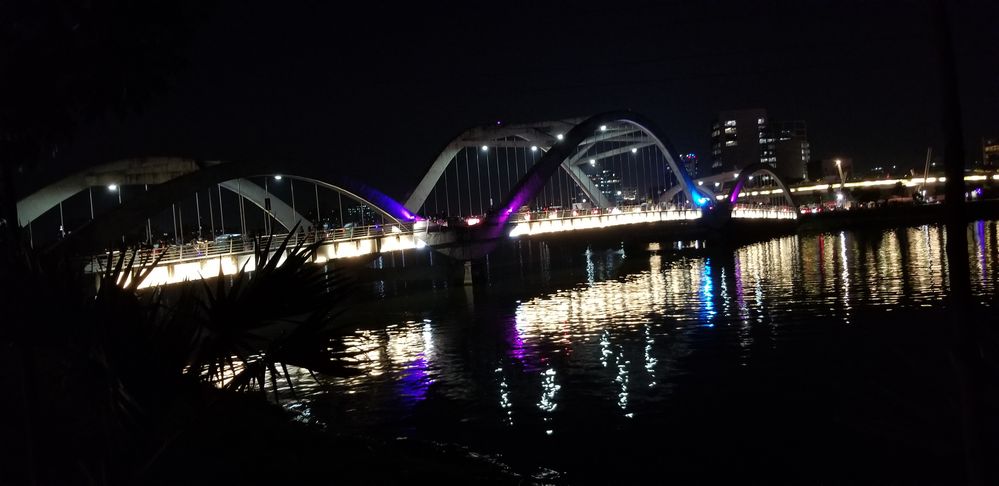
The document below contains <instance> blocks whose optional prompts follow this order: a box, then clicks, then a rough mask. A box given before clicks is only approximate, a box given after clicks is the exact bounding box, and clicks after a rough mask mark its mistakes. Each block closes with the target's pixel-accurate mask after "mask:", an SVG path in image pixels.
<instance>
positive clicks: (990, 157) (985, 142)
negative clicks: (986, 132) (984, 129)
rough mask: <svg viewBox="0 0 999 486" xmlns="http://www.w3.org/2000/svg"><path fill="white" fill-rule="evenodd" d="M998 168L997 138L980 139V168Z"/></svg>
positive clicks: (998, 144) (998, 138) (998, 147)
mask: <svg viewBox="0 0 999 486" xmlns="http://www.w3.org/2000/svg"><path fill="white" fill-rule="evenodd" d="M997 167H999V137H996V138H983V139H982V168H983V169H995V168H997Z"/></svg>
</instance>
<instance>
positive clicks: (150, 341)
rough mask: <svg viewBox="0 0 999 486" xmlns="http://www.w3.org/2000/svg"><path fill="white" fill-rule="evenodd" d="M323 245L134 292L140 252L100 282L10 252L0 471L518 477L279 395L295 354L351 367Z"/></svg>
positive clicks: (311, 365) (63, 480) (20, 474)
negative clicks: (325, 423)
mask: <svg viewBox="0 0 999 486" xmlns="http://www.w3.org/2000/svg"><path fill="white" fill-rule="evenodd" d="M314 251H315V246H308V247H303V246H298V247H294V248H288V247H287V241H285V242H281V243H279V244H277V245H276V247H275V248H273V249H272V250H271V251H266V250H265V251H261V252H259V253H258V254H257V255H256V263H257V266H256V271H255V272H253V273H248V272H241V273H239V274H238V275H236V276H234V277H232V278H231V279H229V278H222V277H219V278H216V279H213V280H212V281H211V282H208V281H200V282H192V283H191V284H189V285H187V286H186V287H183V288H182V289H180V290H179V291H175V292H171V293H170V294H169V295H167V294H166V293H165V292H162V291H158V290H155V291H143V292H139V291H137V290H136V288H137V286H138V285H139V283H140V282H141V281H142V278H143V277H144V274H143V272H142V271H140V270H139V269H140V268H141V264H142V263H147V262H137V261H134V256H133V259H132V261H126V259H121V261H119V262H118V263H117V266H116V267H113V268H107V269H106V270H105V272H104V273H103V275H101V276H100V282H99V290H97V291H96V293H93V292H87V291H85V290H82V289H86V288H88V285H86V283H87V280H86V279H92V278H93V276H84V275H82V274H80V273H79V272H77V271H74V270H73V268H74V267H73V266H72V265H71V264H68V263H67V262H58V263H55V262H46V261H45V260H40V259H37V258H34V257H33V256H31V255H30V254H28V253H26V252H21V253H19V254H18V256H17V257H15V258H14V259H11V258H8V259H6V261H5V262H4V267H5V268H4V281H5V282H6V283H7V284H8V285H7V286H6V289H5V291H4V292H2V293H0V299H2V304H0V306H2V309H3V312H4V319H3V321H4V326H3V327H2V330H0V332H2V334H0V344H2V346H3V348H4V352H3V353H2V359H3V363H2V370H3V371H2V373H0V380H2V381H0V383H2V386H3V390H4V393H5V396H6V399H5V400H2V401H0V403H3V407H4V409H3V410H2V417H3V418H2V423H3V424H4V425H3V430H4V431H5V432H4V440H3V441H0V443H2V444H3V445H2V446H0V447H2V448H3V450H2V451H0V457H2V462H0V484H135V483H143V484H180V483H184V484H190V483H207V482H213V483H225V484H228V483H263V482H267V483H286V482H301V481H309V482H322V483H334V482H337V483H344V482H345V483H348V484H354V483H366V482H376V483H394V482H397V481H401V480H402V479H403V478H405V477H407V476H410V475H414V474H415V475H416V476H423V477H433V478H435V479H434V480H435V481H437V482H440V481H442V480H443V481H447V480H448V479H451V480H454V481H458V479H459V478H461V480H462V481H467V480H469V479H471V478H477V479H478V480H480V481H486V482H497V481H498V482H505V481H506V480H510V479H512V476H507V475H505V474H503V473H502V472H501V471H498V470H496V469H495V468H491V467H489V466H487V465H483V464H476V463H474V462H471V461H468V462H465V461H463V460H462V459H461V458H458V459H455V458H454V456H453V455H448V456H447V459H445V456H444V455H442V454H440V453H439V452H438V451H434V450H427V449H421V448H419V447H416V446H411V445H409V444H406V443H402V442H400V443H391V444H387V443H379V442H374V441H369V440H365V439H361V438H348V437H341V436H338V435H336V434H335V431H323V430H319V429H317V428H315V427H313V426H307V425H305V424H302V423H298V422H295V421H294V420H293V419H292V417H291V416H290V415H289V414H288V413H287V412H285V411H284V410H283V409H282V408H281V407H279V406H278V405H276V404H275V401H276V400H277V399H279V398H280V397H281V396H282V394H293V393H294V388H289V386H290V385H289V384H290V383H292V380H291V378H290V376H289V375H288V368H287V366H288V365H296V366H299V367H303V368H306V369H308V370H310V372H314V373H330V374H337V373H344V372H349V371H348V370H344V369H343V368H339V367H337V366H336V365H334V364H333V363H332V361H331V360H330V359H329V357H328V356H327V355H324V354H323V351H322V350H323V349H324V345H323V343H324V342H327V341H328V339H326V337H328V335H329V334H330V333H332V332H335V331H336V320H335V317H336V316H337V315H338V313H339V312H341V311H342V310H343V308H344V305H343V304H344V299H345V298H346V297H348V296H349V294H350V288H351V281H350V280H351V279H350V278H349V277H348V276H347V275H346V274H345V273H344V272H343V271H338V272H326V271H324V269H323V268H322V267H321V266H319V265H312V264H308V263H309V262H310V261H311V259H312V256H313V252H314ZM280 255H284V261H283V262H281V265H280V266H279V265H278V262H279V260H280V259H281V258H280ZM133 272H135V274H136V275H137V277H136V278H133V279H131V281H128V282H127V283H126V284H125V285H118V284H117V282H120V281H121V278H122V276H123V275H129V274H133ZM90 287H92V285H91V286H90ZM279 381H280V382H281V383H283V384H284V385H282V386H281V387H279Z"/></svg>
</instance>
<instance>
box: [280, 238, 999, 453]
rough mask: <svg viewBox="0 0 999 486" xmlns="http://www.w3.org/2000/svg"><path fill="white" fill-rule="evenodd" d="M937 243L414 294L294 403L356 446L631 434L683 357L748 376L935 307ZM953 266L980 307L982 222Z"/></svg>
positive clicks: (992, 247) (591, 261)
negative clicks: (830, 336)
mask: <svg viewBox="0 0 999 486" xmlns="http://www.w3.org/2000/svg"><path fill="white" fill-rule="evenodd" d="M945 244H946V237H945V232H944V231H943V229H942V228H940V227H936V226H923V227H919V228H902V229H893V230H888V231H884V232H880V233H857V232H848V231H845V232H839V233H835V234H819V235H809V236H788V237H782V238H776V239H773V240H769V241H766V242H762V243H756V244H751V245H748V246H744V247H741V248H738V249H737V250H735V251H733V252H731V253H730V254H717V253H715V254H712V255H711V256H705V257H697V258H693V257H689V256H687V257H683V256H679V257H678V256H675V255H669V254H668V253H661V252H660V251H655V250H653V251H646V252H636V251H631V252H630V253H629V254H628V257H627V258H628V259H629V260H632V259H643V261H642V263H641V264H640V265H639V266H638V267H637V270H634V271H627V272H624V273H623V274H621V273H620V272H618V269H619V268H621V267H622V265H623V264H624V260H625V256H624V253H623V252H622V251H621V250H616V251H615V250H596V249H586V250H585V254H583V255H582V258H581V259H580V264H581V267H582V268H581V270H582V272H583V273H582V275H583V277H582V278H581V279H579V280H581V282H580V283H578V284H576V285H571V286H565V287H564V288H556V289H554V290H550V291H541V290H540V289H538V290H537V291H534V293H533V295H528V296H527V297H525V298H520V297H513V296H512V295H520V294H518V292H519V293H523V292H527V294H531V292H532V291H531V289H530V288H528V289H526V290H525V289H524V288H522V287H520V285H521V283H519V282H513V281H511V282H506V283H504V282H497V283H494V284H493V286H492V288H491V289H490V291H489V293H487V294H486V295H484V296H476V297H474V300H475V305H474V306H472V305H471V304H469V305H468V307H467V309H464V310H461V309H450V310H439V311H435V310H433V308H432V306H425V307H421V303H422V304H425V303H426V302H427V300H426V299H428V298H433V296H430V297H427V296H426V295H424V296H420V297H419V298H413V299H412V301H411V302H408V304H409V305H408V306H407V307H409V308H410V309H411V310H409V311H406V312H394V311H386V314H385V315H384V316H383V322H382V323H371V327H366V328H363V329H358V330H357V331H355V332H352V333H349V334H347V335H346V336H343V337H342V338H341V339H340V342H339V343H337V344H338V345H342V348H343V351H341V352H339V353H338V354H339V356H341V357H342V359H343V360H344V361H346V362H348V363H350V364H351V365H353V366H354V367H355V368H356V369H358V370H359V371H360V372H361V373H360V374H359V375H357V376H351V377H342V378H332V377H322V378H321V381H323V382H324V384H325V385H327V386H323V387H313V388H310V389H307V390H306V391H305V392H304V395H305V396H306V397H307V400H304V401H303V400H299V401H296V402H295V404H296V407H301V406H302V403H311V404H312V406H315V407H321V408H323V409H324V412H323V414H324V415H325V416H326V417H327V420H333V419H336V420H338V421H339V423H343V424H344V427H346V428H348V429H353V430H355V431H358V432H363V433H372V431H374V433H384V434H386V435H389V436H394V435H399V434H403V435H405V434H414V435H419V436H421V437H429V438H436V437H442V438H443V437H446V438H448V439H450V440H468V441H477V440H478V441H480V442H479V443H480V444H489V440H488V439H489V437H490V434H495V433H496V432H493V430H494V426H502V427H504V428H505V429H508V430H513V431H515V433H516V434H517V435H518V437H553V438H557V437H558V436H559V434H560V432H561V431H563V430H572V429H573V428H579V427H587V426H589V425H588V424H593V423H599V422H601V421H605V420H612V418H613V419H620V420H631V419H634V420H637V418H636V417H641V416H644V415H655V414H657V413H661V411H660V410H661V408H660V407H659V405H658V404H661V403H663V402H668V401H669V400H671V396H672V394H673V392H674V391H675V388H676V380H677V378H678V377H682V376H684V375H685V374H687V373H688V372H689V370H687V369H686V368H685V364H684V363H685V361H684V360H685V358H687V357H689V356H691V355H693V354H695V353H718V354H719V355H721V356H727V355H732V356H734V357H733V358H732V360H733V363H737V364H738V365H740V366H750V365H752V363H753V361H754V359H756V356H757V354H759V353H765V352H767V350H772V349H774V348H776V347H777V346H794V344H795V339H804V338H803V337H801V336H805V335H807V333H808V332H809V329H810V328H809V325H810V322H811V320H812V319H817V318H828V319H832V320H834V321H835V322H841V323H842V325H844V326H872V325H876V324H877V322H874V321H873V320H872V319H871V318H870V317H867V318H866V320H864V319H862V318H860V317H858V316H862V315H866V316H870V315H871V314H870V312H872V311H877V312H891V311H895V310H899V309H903V308H919V307H926V306H929V307H939V306H941V305H943V303H942V299H943V298H944V297H945V295H946V292H947V289H948V287H949V281H948V277H947V272H946V255H945V254H944V248H945ZM664 247H666V248H668V247H667V246H665V245H664ZM651 248H658V245H657V246H656V247H650V249H651ZM538 254H540V256H541V258H540V263H539V265H538V267H537V270H532V271H538V270H540V272H541V273H542V275H541V278H542V281H543V282H545V283H547V282H549V281H551V280H552V279H553V274H555V273H556V272H557V271H558V268H556V266H555V265H554V264H553V263H552V261H551V256H550V253H549V250H548V249H547V247H543V248H542V251H540V252H537V251H535V253H534V254H533V256H532V258H537V257H538ZM523 258H527V257H526V256H525V257H523ZM969 263H970V264H971V271H972V273H971V274H972V293H973V295H974V296H975V297H976V300H977V301H978V302H980V303H981V304H983V305H986V306H991V305H994V303H995V297H996V288H995V282H996V281H997V278H999V246H997V224H996V222H994V221H989V222H978V223H974V224H972V225H970V226H969ZM523 265H524V264H523V263H522V264H521V266H522V268H521V271H522V272H525V273H528V271H527V270H524V269H523ZM510 278H511V279H513V278H514V277H510ZM514 287H517V288H516V289H514ZM469 295H471V294H469ZM469 298H473V297H469ZM415 314H419V315H420V320H414V319H413V315H415ZM383 324H387V325H383ZM379 325H381V327H379ZM719 359H722V358H719ZM456 424H467V426H468V427H469V430H474V433H473V432H468V434H471V435H462V434H465V432H462V431H461V430H464V429H461V427H459V426H458V425H456ZM463 426H464V425H462V427H463ZM456 429H460V430H457V431H456Z"/></svg>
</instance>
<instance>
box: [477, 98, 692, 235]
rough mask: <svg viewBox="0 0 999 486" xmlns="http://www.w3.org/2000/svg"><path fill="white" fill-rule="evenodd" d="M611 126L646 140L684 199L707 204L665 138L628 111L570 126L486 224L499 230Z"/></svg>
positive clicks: (604, 115) (608, 114)
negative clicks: (662, 160) (627, 128)
mask: <svg viewBox="0 0 999 486" xmlns="http://www.w3.org/2000/svg"><path fill="white" fill-rule="evenodd" d="M613 123H617V124H624V125H626V126H630V127H633V128H635V129H636V130H639V131H641V132H643V133H644V134H645V135H646V136H648V137H649V139H650V143H651V144H652V145H655V146H656V147H657V148H658V149H659V150H660V151H661V152H662V154H663V155H664V157H665V159H666V162H667V163H668V164H669V167H670V169H671V170H672V171H673V174H674V175H675V176H676V178H677V181H678V183H679V185H680V186H681V187H682V190H683V192H684V193H685V194H686V195H687V198H688V199H690V200H691V201H693V202H694V203H695V204H696V205H698V206H704V205H707V204H709V203H710V202H711V199H710V198H709V197H706V196H705V194H708V193H707V191H702V190H701V189H700V188H696V187H695V185H694V183H693V180H692V179H691V177H690V175H689V174H687V171H686V169H685V168H684V166H683V164H680V163H678V158H677V157H676V156H675V155H674V154H675V153H676V152H675V151H674V149H673V147H672V145H671V144H670V142H669V139H667V138H666V137H665V136H664V135H663V133H662V131H661V130H659V129H658V127H656V125H655V124H654V123H653V122H652V121H651V120H649V119H648V118H646V117H644V116H642V115H640V114H638V113H635V112H631V111H614V112H607V113H602V114H598V115H594V116H592V117H590V118H587V119H586V120H583V121H581V122H579V123H578V124H576V125H575V126H573V127H572V129H571V130H569V132H568V133H567V134H565V135H564V137H563V139H562V140H560V141H558V142H557V143H554V144H553V145H552V146H551V148H550V149H549V150H548V151H547V152H546V153H545V154H544V156H542V158H541V159H540V160H539V161H538V162H537V163H536V164H535V165H534V167H532V168H531V169H530V170H529V171H528V172H527V173H526V174H525V175H524V176H523V177H522V178H521V179H520V180H519V181H518V182H517V185H516V186H514V188H513V189H512V190H511V193H510V194H509V195H508V196H507V198H506V200H504V202H503V203H502V204H501V205H500V206H499V209H498V210H497V211H496V212H494V213H492V214H490V215H489V217H488V219H487V223H488V224H489V225H491V226H493V227H497V228H498V227H502V226H503V225H504V224H505V223H506V222H507V221H508V220H509V218H510V215H511V214H512V213H513V212H514V211H517V210H518V209H519V208H520V207H521V206H523V205H525V204H526V203H527V202H529V201H530V200H531V199H533V198H534V196H536V195H537V194H538V192H539V191H540V190H541V189H542V188H543V187H544V185H545V183H546V182H547V181H548V179H549V178H551V177H552V176H553V175H554V174H555V172H556V171H557V170H558V169H559V167H561V166H562V164H563V163H565V162H566V161H567V160H570V158H571V157H573V155H574V154H575V153H576V151H577V150H578V148H579V147H580V146H581V145H584V144H585V142H586V141H587V140H591V139H592V137H595V136H599V134H600V133H601V132H603V131H604V130H605V129H606V127H607V126H608V125H609V124H613Z"/></svg>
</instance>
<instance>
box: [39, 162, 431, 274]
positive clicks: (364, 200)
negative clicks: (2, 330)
mask: <svg viewBox="0 0 999 486" xmlns="http://www.w3.org/2000/svg"><path fill="white" fill-rule="evenodd" d="M274 175H281V176H282V177H283V178H288V179H294V180H300V181H305V182H310V183H314V184H316V185H318V186H319V187H323V188H326V189H330V190H334V191H337V192H339V193H341V194H343V195H344V196H347V197H348V198H350V199H353V200H354V201H356V202H359V203H361V204H364V205H367V206H369V207H371V208H372V209H373V210H375V211H376V212H378V213H380V214H381V215H383V216H385V217H386V218H388V219H390V220H392V221H394V222H396V223H402V222H412V221H415V220H416V217H415V216H414V215H413V214H412V213H410V212H409V211H407V210H406V209H405V208H404V207H403V206H402V204H400V203H398V202H396V201H395V200H393V199H392V198H390V197H388V196H386V195H385V194H383V193H381V192H380V191H378V190H376V189H374V188H372V187H370V186H368V185H366V184H363V183H361V182H359V181H356V180H353V179H350V178H345V177H340V178H336V179H335V180H333V181H323V180H320V179H318V178H312V177H307V176H300V175H294V174H288V173H287V172H285V171H283V170H281V168H280V167H279V166H278V165H277V164H274V163H267V162H242V163H237V162H227V163H217V164H212V165H207V164H201V165H200V169H199V170H195V171H191V172H188V173H186V174H184V175H181V176H178V177H174V178H172V179H169V180H167V181H164V182H162V183H160V184H157V185H155V186H150V188H149V190H148V191H146V192H143V193H141V194H140V195H139V196H136V197H134V198H132V199H130V200H129V201H127V202H126V203H125V204H122V205H120V206H118V207H116V208H114V209H112V210H111V211H108V212H107V213H105V214H103V215H101V216H100V217H97V218H96V219H94V220H92V221H90V222H89V223H87V224H85V225H84V226H83V227H81V228H80V229H78V230H76V231H74V232H73V233H71V234H70V235H69V236H68V237H67V238H66V239H63V240H61V241H59V242H58V243H56V244H55V245H53V246H52V247H51V248H50V249H49V251H52V252H57V253H64V254H65V253H73V252H76V253H85V252H96V251H101V250H102V249H103V248H104V246H106V244H107V243H108V242H111V241H115V239H116V238H118V237H119V236H120V235H121V234H122V233H124V232H125V231H128V230H129V229H130V228H133V227H136V226H139V225H141V224H142V223H143V221H145V218H146V217H148V215H150V214H155V213H157V212H159V211H162V210H164V209H165V208H167V207H168V206H169V205H170V204H171V203H173V202H175V201H177V200H179V199H181V198H183V197H185V196H187V195H188V194H190V193H191V192H193V191H196V190H198V189H200V188H204V187H210V186H212V185H215V184H225V183H227V182H229V181H236V180H243V179H246V178H249V177H260V176H265V177H269V176H274ZM262 190H263V189H262V188H261V191H262ZM276 200H277V198H274V199H272V201H276ZM274 204H275V203H274V202H272V212H273V208H274V207H275V206H274ZM281 204H284V203H283V202H282V203H281ZM259 205H260V206H261V207H263V204H262V203H261V204H259ZM299 218H301V217H300V216H299ZM301 220H302V221H304V218H301ZM296 222H297V221H296ZM282 224H284V223H282ZM293 226H294V224H291V225H290V226H289V229H290V227H293Z"/></svg>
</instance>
